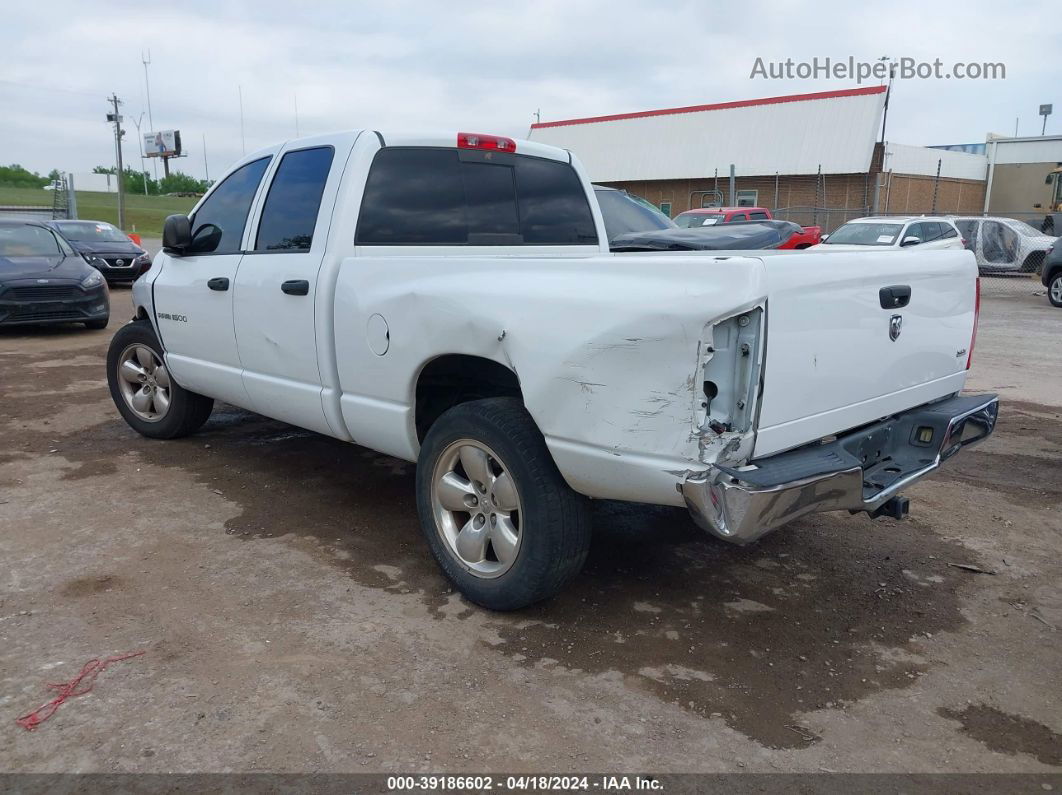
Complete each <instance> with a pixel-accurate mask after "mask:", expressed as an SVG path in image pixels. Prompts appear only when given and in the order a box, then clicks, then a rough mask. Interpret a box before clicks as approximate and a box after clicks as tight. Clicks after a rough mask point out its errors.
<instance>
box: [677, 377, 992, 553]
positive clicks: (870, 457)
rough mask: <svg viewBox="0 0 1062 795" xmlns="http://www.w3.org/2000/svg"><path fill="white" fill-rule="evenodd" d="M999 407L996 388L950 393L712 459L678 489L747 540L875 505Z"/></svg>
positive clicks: (720, 532)
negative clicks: (768, 448)
mask: <svg viewBox="0 0 1062 795" xmlns="http://www.w3.org/2000/svg"><path fill="white" fill-rule="evenodd" d="M998 412H999V399H998V398H997V397H996V396H995V395H977V396H968V397H953V398H949V399H946V400H943V401H940V402H938V403H932V404H928V405H925V406H920V407H918V408H915V409H911V410H910V411H906V412H904V413H903V414H898V415H896V416H895V417H890V418H889V419H887V420H884V421H882V422H879V423H876V424H875V425H872V426H869V427H868V428H864V429H861V430H859V431H854V432H852V433H849V434H846V435H844V436H842V437H839V438H837V439H836V440H834V441H832V442H829V443H827V444H816V445H813V446H809V447H803V448H800V449H799V450H793V451H790V452H788V453H781V454H779V455H777V456H772V457H771V458H766V459H762V460H760V461H754V462H752V465H751V466H749V467H742V468H741V469H730V468H727V467H720V466H713V467H711V468H709V469H708V470H706V471H705V472H700V473H694V474H691V475H690V476H688V477H687V478H686V480H685V482H684V483H682V484H681V486H680V490H681V492H682V496H683V498H684V499H685V501H686V506H687V507H688V508H689V511H690V514H691V515H692V516H693V519H694V521H696V522H697V524H698V525H700V526H701V527H702V528H704V529H705V530H707V531H708V532H710V533H712V534H713V535H715V536H717V537H719V538H721V539H723V540H725V541H731V542H734V543H737V544H747V543H749V542H751V541H755V540H756V539H758V538H760V537H761V536H763V535H765V534H767V533H769V532H770V531H771V530H774V529H776V528H778V527H781V526H782V525H784V524H786V523H788V522H791V521H793V520H794V519H797V518H799V517H801V516H804V515H806V514H809V513H821V512H823V511H841V510H847V511H852V512H857V511H868V512H872V511H874V510H875V509H877V508H879V507H880V506H881V505H882V504H884V503H885V502H886V501H888V500H889V499H890V498H892V497H894V496H896V494H898V493H899V491H900V490H901V489H903V488H905V487H907V486H909V485H910V484H912V483H914V482H915V481H917V480H920V479H922V478H924V477H925V476H926V475H928V474H929V473H931V472H933V471H934V470H935V469H937V468H938V467H939V466H940V465H941V464H942V463H944V462H945V461H947V460H948V459H949V458H951V457H952V456H953V455H955V454H956V453H958V452H959V451H960V450H961V449H963V448H964V447H968V446H970V445H973V444H976V443H978V442H980V441H982V440H984V439H985V438H987V437H988V436H989V435H990V434H991V433H992V431H993V430H994V429H995V424H996V417H997V415H998ZM927 437H929V438H928V441H926V438H927Z"/></svg>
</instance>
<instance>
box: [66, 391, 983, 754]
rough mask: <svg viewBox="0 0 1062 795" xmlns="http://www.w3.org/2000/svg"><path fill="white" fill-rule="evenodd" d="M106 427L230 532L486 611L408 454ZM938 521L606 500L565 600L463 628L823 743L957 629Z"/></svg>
mask: <svg viewBox="0 0 1062 795" xmlns="http://www.w3.org/2000/svg"><path fill="white" fill-rule="evenodd" d="M97 431H98V432H99V433H101V434H105V435H115V436H116V437H121V439H122V443H123V445H128V444H129V443H130V441H132V444H133V446H134V447H135V448H136V449H137V450H138V451H139V452H140V453H141V454H142V455H144V456H145V457H146V458H147V459H148V460H149V461H151V462H152V463H155V464H159V465H163V466H173V465H174V462H175V461H179V462H180V467H181V469H183V470H185V471H191V472H194V473H195V474H196V476H197V477H199V478H201V479H202V480H203V482H206V483H209V484H210V485H211V487H212V488H214V489H217V490H219V491H221V492H222V493H223V494H224V495H225V496H226V498H227V499H232V500H235V501H237V502H238V503H239V504H240V505H241V506H242V508H243V512H242V513H241V514H240V515H239V516H238V517H236V518H235V519H232V520H230V521H229V522H228V523H227V524H226V528H225V532H226V533H228V534H230V535H232V536H233V537H235V538H239V539H244V540H253V539H256V538H263V537H275V536H280V535H285V534H289V533H291V534H296V535H303V536H311V537H314V538H316V539H317V541H318V542H319V548H320V549H321V550H322V553H323V555H322V557H323V558H324V559H325V560H327V561H328V562H329V563H330V564H332V565H335V566H338V567H341V568H342V569H343V570H344V571H345V572H346V574H347V575H348V576H349V577H351V578H352V579H353V580H354V581H356V582H358V583H359V584H361V585H363V586H367V587H371V588H380V589H386V590H389V591H392V592H395V593H410V592H414V593H417V594H419V596H420V598H421V599H422V600H423V602H424V604H425V606H426V607H427V609H428V610H429V612H430V614H431V615H432V616H433V617H434V618H435V619H436V620H440V621H451V622H454V621H460V620H462V619H465V618H468V617H470V616H472V615H474V614H476V612H477V611H478V610H479V608H476V607H474V606H472V605H467V604H465V606H464V608H459V609H457V610H454V609H453V608H454V599H455V598H456V597H455V596H454V595H453V593H452V591H451V589H450V587H449V584H448V583H447V582H446V581H445V580H444V579H443V577H442V576H441V575H440V574H439V572H438V570H437V568H436V566H435V564H434V561H433V560H432V559H431V556H430V553H429V552H428V549H427V546H426V545H425V543H424V542H423V539H422V537H421V533H420V529H419V526H418V523H417V518H416V505H415V500H414V494H413V473H414V468H413V466H412V465H410V464H407V463H404V462H401V461H397V460H395V459H392V458H389V457H387V456H383V455H379V454H377V453H373V452H371V451H368V450H365V449H363V448H359V447H355V446H351V445H346V444H342V443H340V442H337V441H335V440H332V439H328V438H325V437H321V436H317V435H315V434H313V433H309V432H306V431H302V430H299V429H297V428H293V427H291V426H287V425H284V424H281V423H277V422H273V421H270V420H266V419H263V418H260V417H257V416H255V415H251V414H248V413H246V412H243V411H239V410H236V409H231V408H228V407H223V408H221V409H220V410H219V411H218V412H217V413H216V414H215V416H214V418H213V419H212V420H211V422H210V423H209V424H208V425H207V426H206V428H204V430H203V432H202V433H200V434H198V435H196V436H195V437H193V438H190V439H186V440H181V441H178V442H176V443H171V444H167V445H158V444H151V443H147V442H144V441H143V440H139V439H135V438H134V439H132V440H131V439H130V433H129V432H128V431H127V429H126V428H125V427H124V426H122V425H119V424H117V423H116V424H114V425H109V426H106V427H105V428H104V427H101V428H99V429H97ZM173 444H176V445H179V446H180V447H181V448H182V449H181V452H179V453H176V454H175V453H174V449H173ZM71 476H73V473H72V475H71ZM929 529H930V528H927V527H925V526H923V525H920V524H919V520H918V519H914V520H911V521H908V522H905V523H896V522H892V521H889V520H883V521H879V522H871V521H869V520H867V519H864V518H850V517H847V516H832V515H827V516H820V517H815V518H812V519H809V520H805V521H802V522H799V523H797V524H795V525H793V526H792V527H790V528H788V529H787V530H784V531H782V532H780V533H778V534H776V535H774V536H769V537H768V538H766V539H764V540H763V541H762V542H760V543H759V544H756V545H754V546H751V547H747V548H738V547H733V546H731V545H728V544H725V543H723V542H717V541H714V540H712V539H709V538H708V537H706V536H705V534H704V533H703V532H701V531H700V530H699V529H698V528H696V527H695V526H694V525H693V524H692V522H691V521H690V520H689V518H688V516H687V515H686V514H685V512H684V511H682V510H679V509H668V508H657V507H651V506H644V505H634V504H625V503H611V502H604V503H598V504H595V506H594V543H593V547H592V550H591V553H590V557H589V559H588V561H587V565H586V568H585V570H584V572H583V573H582V575H581V576H580V577H578V578H577V579H576V580H575V582H573V583H572V584H571V585H569V587H568V588H567V589H566V590H565V591H564V592H563V593H562V594H561V595H560V596H558V597H557V598H555V599H553V600H551V601H549V602H546V603H543V604H541V605H538V606H535V607H533V608H530V609H527V610H524V611H520V612H519V613H513V614H490V616H489V620H488V621H487V622H486V627H487V628H488V629H490V630H493V632H483V631H482V630H477V629H476V627H475V626H474V625H473V624H472V623H468V624H465V625H464V627H463V628H461V629H455V631H456V632H465V631H468V632H469V633H471V637H473V638H475V637H476V636H477V635H479V637H478V639H479V640H480V642H481V643H482V644H483V645H484V647H489V648H491V649H493V650H494V652H496V653H500V654H505V655H507V656H508V657H509V658H510V659H511V660H512V661H513V662H514V663H516V664H519V665H522V666H526V667H530V668H536V669H547V670H567V671H571V672H583V673H586V674H591V675H595V676H600V677H605V678H613V679H618V680H619V681H621V682H622V684H623V685H624V686H625V687H631V688H635V689H640V690H642V691H644V692H648V693H651V694H652V695H654V696H655V697H657V698H659V699H661V700H663V701H665V702H670V703H674V704H677V705H679V706H681V707H682V708H683V709H686V710H688V711H690V712H692V713H695V714H697V715H701V716H704V717H714V718H718V719H721V720H724V721H725V722H726V723H727V724H728V725H729V726H731V727H732V728H734V729H736V730H738V731H740V732H741V733H743V734H745V735H747V736H749V737H751V738H753V739H755V740H757V741H758V742H760V743H762V744H763V745H766V746H769V747H772V748H799V747H805V746H808V745H810V744H812V743H814V742H816V741H817V739H818V738H817V737H816V735H815V734H814V732H812V731H811V730H810V729H808V728H807V727H805V726H802V725H801V724H800V723H799V716H800V714H801V713H805V712H810V711H814V710H817V709H824V708H826V709H829V708H834V709H843V708H844V707H845V705H848V704H851V703H852V702H854V701H856V700H858V699H860V698H862V697H864V696H866V695H868V694H870V693H873V692H877V691H879V690H882V689H886V688H897V687H904V686H907V685H909V684H911V683H912V682H913V681H915V680H916V679H917V677H918V676H919V675H920V674H921V673H922V672H924V671H925V670H926V667H927V665H928V661H927V660H926V659H925V658H924V657H923V656H922V655H921V654H920V653H919V652H920V649H919V646H918V641H917V639H919V638H920V639H925V638H926V637H927V636H931V635H933V634H935V633H937V632H941V631H948V630H953V629H956V628H958V627H960V626H961V625H963V624H964V623H965V620H964V618H963V617H962V615H961V614H960V612H959V596H958V591H959V589H960V585H961V584H962V578H963V577H969V575H968V574H963V573H961V572H959V571H957V570H956V569H955V568H952V567H949V566H948V565H947V563H948V562H974V561H973V560H971V558H970V553H968V552H967V551H965V550H964V549H963V548H962V547H960V546H958V545H957V544H954V543H950V542H946V541H944V540H942V539H941V538H940V537H939V536H937V535H936V534H935V533H933V532H927V530H929ZM337 551H338V553H339V554H337ZM481 626H483V625H481ZM495 633H496V634H495ZM488 635H490V636H491V637H489V638H488ZM499 637H500V639H501V641H500V642H498V638H499Z"/></svg>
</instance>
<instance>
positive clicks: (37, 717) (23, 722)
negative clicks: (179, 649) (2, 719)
mask: <svg viewBox="0 0 1062 795" xmlns="http://www.w3.org/2000/svg"><path fill="white" fill-rule="evenodd" d="M142 654H144V652H143V651H133V652H129V653H128V654H119V655H117V656H115V657H106V658H104V659H102V660H100V659H94V660H89V661H88V662H87V663H85V664H84V665H83V666H82V667H81V673H79V674H78V675H77V676H75V677H74V678H73V679H71V680H70V681H69V682H58V683H49V684H48V685H47V686H48V687H49V688H50V689H52V690H56V691H58V694H57V695H56V696H55V698H53V699H52V700H51V701H49V702H48V703H47V704H42V705H41V706H39V707H37V709H35V710H33V712H27V713H26V714H25V715H23V716H22V717H20V718H15V723H17V724H18V725H19V726H21V727H22V728H23V729H25V730H26V731H28V732H31V731H33V730H34V729H36V728H37V727H38V726H40V725H41V724H42V723H44V722H45V721H46V720H48V718H50V717H52V715H54V714H55V711H56V710H57V709H59V706H60V705H61V704H62V703H63V702H64V701H66V700H67V699H68V698H72V697H74V696H83V695H85V693H88V692H89V691H90V690H92V687H93V685H95V684H96V677H97V676H99V674H100V672H101V671H102V670H103V669H104V668H106V667H107V666H108V665H111V664H112V663H116V662H122V660H130V659H132V658H133V657H139V656H140V655H142Z"/></svg>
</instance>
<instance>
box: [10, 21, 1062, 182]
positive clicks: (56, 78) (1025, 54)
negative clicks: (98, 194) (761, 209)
mask: <svg viewBox="0 0 1062 795" xmlns="http://www.w3.org/2000/svg"><path fill="white" fill-rule="evenodd" d="M89 8H90V6H89V4H86V3H83V2H73V1H72V0H58V1H57V2H50V3H48V4H47V6H46V8H45V7H43V6H40V5H37V6H33V5H30V4H27V5H25V6H22V7H14V8H8V9H6V11H5V17H6V20H5V25H4V29H3V32H2V33H0V36H2V37H3V40H2V41H0V46H2V47H3V51H4V53H5V57H4V62H5V66H4V70H3V72H2V73H0V100H2V101H4V103H5V105H6V107H7V113H6V114H5V123H4V125H3V126H2V128H0V160H3V161H5V162H11V161H15V162H21V163H22V164H23V165H25V166H27V167H29V168H33V169H35V170H38V171H48V170H50V169H51V168H53V167H58V168H60V169H63V170H72V171H81V170H87V169H89V168H91V167H92V166H94V165H97V164H101V163H104V164H109V163H112V162H113V159H114V151H113V150H114V146H113V139H112V138H111V137H109V128H108V125H107V124H106V122H105V120H104V115H105V113H106V112H107V107H106V104H105V97H106V96H107V95H109V94H110V93H111V92H112V91H114V92H117V93H118V95H119V96H120V97H122V99H123V100H124V101H125V105H124V106H123V109H122V110H123V113H124V115H125V117H126V119H127V122H126V127H127V129H128V131H129V132H128V135H127V139H126V143H125V147H124V151H125V155H126V158H127V160H129V161H131V162H134V163H135V162H136V160H137V141H136V130H135V127H134V125H133V123H132V122H133V120H135V119H137V118H139V117H140V115H141V114H142V113H143V114H144V120H143V122H142V129H144V130H145V131H146V130H147V126H148V121H147V115H146V109H147V108H146V97H145V92H144V70H143V67H142V65H141V63H140V56H141V50H142V49H143V50H147V49H149V48H150V51H151V60H152V63H151V66H150V78H151V100H152V102H151V105H152V116H153V118H154V122H155V127H156V128H159V129H168V128H177V129H180V130H181V131H182V135H183V139H184V142H185V148H186V150H187V151H188V152H189V155H190V156H189V157H188V158H187V159H185V160H182V161H180V163H179V164H177V166H176V167H178V168H180V169H181V170H184V171H188V172H190V173H194V174H198V175H202V174H203V170H204V163H203V157H202V155H203V152H202V148H203V147H202V145H203V138H204V136H205V138H206V145H207V147H208V150H209V158H210V171H211V174H212V175H214V176H217V175H218V174H220V173H221V172H222V170H223V169H224V167H226V166H227V165H228V164H229V163H231V162H233V161H234V160H235V159H237V158H239V157H240V156H241V154H242V152H243V150H244V148H245V146H246V150H247V151H248V152H249V151H252V150H254V149H256V148H258V147H261V146H265V145H268V144H271V143H274V142H276V141H278V140H284V139H287V138H291V137H294V135H295V128H296V124H295V104H296V96H297V102H298V127H299V132H300V133H301V134H303V135H309V134H316V133H322V132H327V131H331V130H336V129H349V128H358V127H369V128H377V129H438V128H444V129H458V128H464V129H475V130H478V131H483V132H498V133H502V134H507V135H517V136H521V135H526V133H527V128H528V125H529V123H530V122H531V121H532V116H533V114H534V112H535V111H536V110H538V109H541V111H542V117H543V119H544V120H549V119H559V118H569V117H573V116H587V115H595V114H605V113H617V112H626V111H634V110H644V109H648V108H660V107H669V106H674V105H687V104H698V103H705V102H718V101H726V100H732V99H745V98H751V97H760V96H772V95H777V94H786V93H794V92H805V91H817V90H826V89H830V88H846V87H849V86H851V85H852V84H853V83H854V81H846V82H838V81H826V80H804V81H801V80H788V81H763V80H750V79H749V74H750V71H751V68H752V64H753V62H754V60H755V58H756V57H762V58H764V59H765V60H784V59H786V58H793V59H794V60H798V61H799V60H810V59H811V58H813V57H815V56H818V57H820V58H822V57H825V56H830V57H832V58H835V59H838V58H847V57H848V56H849V55H851V56H854V57H855V58H857V59H860V60H874V59H876V58H878V57H880V56H882V55H891V56H893V57H896V58H898V57H901V56H909V57H914V58H918V59H923V60H932V59H934V58H938V57H939V58H941V59H942V60H944V61H945V62H946V63H947V64H949V65H950V64H951V63H952V62H955V61H991V62H997V61H999V62H1003V63H1005V64H1006V67H1007V79H1006V80H1004V81H995V82H990V81H977V82H975V81H955V80H951V81H944V80H940V81H936V80H934V81H907V82H903V83H900V84H898V85H897V86H896V88H895V91H894V99H893V103H892V104H891V106H890V113H889V128H890V130H889V137H890V138H891V139H893V140H897V141H901V142H907V143H918V144H932V143H952V142H970V141H978V140H983V139H984V134H985V133H986V132H988V131H1001V132H1011V131H1013V126H1014V118H1015V116H1021V118H1022V122H1021V125H1022V126H1021V130H1022V132H1024V133H1032V132H1034V131H1036V132H1038V131H1039V119H1038V118H1037V116H1036V109H1037V105H1038V104H1039V103H1041V102H1051V101H1056V102H1057V104H1060V106H1062V97H1056V96H1053V95H1052V93H1051V92H1052V91H1054V90H1056V89H1055V86H1056V85H1057V80H1055V79H1054V77H1055V75H1054V72H1055V71H1057V67H1056V65H1055V60H1056V59H1053V58H1052V53H1054V52H1057V51H1058V48H1059V44H1060V43H1062V34H1059V33H1058V32H1053V30H1051V29H1049V26H1046V25H1044V24H1043V20H1045V19H1050V18H1052V17H1053V11H1054V9H1053V5H1052V4H1050V3H1047V2H1031V3H1027V4H1026V5H1024V6H1023V7H1022V8H1020V9H1015V8H1013V7H1006V8H1004V7H1002V6H1000V5H999V4H998V3H989V2H981V1H980V0H979V1H978V2H972V3H965V4H963V5H961V6H947V5H944V6H942V7H935V6H929V5H928V4H925V3H922V2H908V1H907V0H899V1H898V2H890V3H887V4H886V3H869V4H868V3H863V4H860V5H859V6H855V5H852V4H849V3H841V2H822V3H818V4H814V5H811V4H806V3H805V4H797V3H795V2H766V3H760V4H758V5H757V6H755V8H754V10H753V8H752V7H749V6H733V5H725V4H720V3H708V2H694V1H692V0H685V1H680V2H669V3H667V4H662V3H646V2H635V1H634V0H612V1H611V2H606V1H605V0H588V1H587V2H576V3H572V2H561V1H560V0H542V1H541V2H536V3H534V4H524V5H514V4H508V5H506V4H482V3H481V4H472V5H468V6H462V5H460V4H432V3H423V2H405V1H404V0H399V1H398V2H391V3H387V4H363V3H304V4H301V6H300V5H295V4H291V3H281V2H276V1H269V0H263V1H262V2H239V1H237V0H229V1H227V2H203V1H202V0H193V1H192V2H186V3H182V4H176V5H169V6H161V7H156V6H154V5H152V4H146V3H143V2H137V3H132V2H111V3H107V2H101V3H94V4H92V5H91V11H89V10H88V9H89ZM240 89H242V93H243V109H244V135H243V137H242V138H241V133H240V112H239V102H238V97H239V94H238V91H239V90H240ZM243 139H245V143H244V140H243Z"/></svg>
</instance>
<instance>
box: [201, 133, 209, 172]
mask: <svg viewBox="0 0 1062 795" xmlns="http://www.w3.org/2000/svg"><path fill="white" fill-rule="evenodd" d="M203 172H204V173H205V174H206V181H207V182H210V166H209V165H208V164H207V155H206V133H203Z"/></svg>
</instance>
